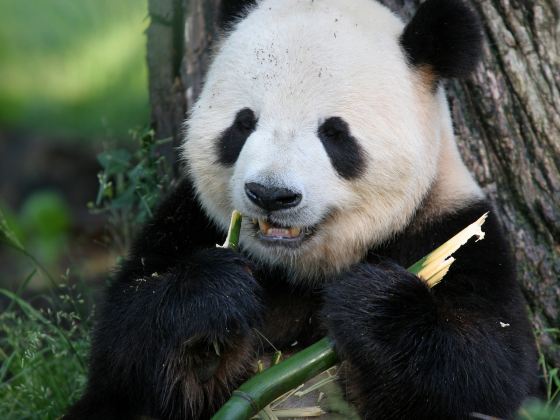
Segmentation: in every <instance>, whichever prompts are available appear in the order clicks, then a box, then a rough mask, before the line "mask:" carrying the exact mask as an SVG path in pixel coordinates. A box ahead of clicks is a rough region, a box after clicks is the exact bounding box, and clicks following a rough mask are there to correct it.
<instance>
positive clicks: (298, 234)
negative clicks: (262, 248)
mask: <svg viewBox="0 0 560 420" xmlns="http://www.w3.org/2000/svg"><path fill="white" fill-rule="evenodd" d="M252 222H253V226H254V227H255V229H256V231H257V235H256V236H257V238H258V239H259V240H260V241H262V242H263V243H265V244H268V245H287V246H292V247H293V246H297V245H299V244H300V243H301V242H302V241H303V240H304V239H306V238H307V237H309V236H310V235H311V234H312V233H313V229H312V228H308V227H294V226H285V225H281V224H279V223H277V222H273V221H271V220H270V219H253V220H252Z"/></svg>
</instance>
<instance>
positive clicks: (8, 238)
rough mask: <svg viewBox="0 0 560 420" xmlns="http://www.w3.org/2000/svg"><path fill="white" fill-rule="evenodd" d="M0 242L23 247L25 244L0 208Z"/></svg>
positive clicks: (19, 247)
mask: <svg viewBox="0 0 560 420" xmlns="http://www.w3.org/2000/svg"><path fill="white" fill-rule="evenodd" d="M0 242H4V243H6V244H7V245H8V246H11V247H14V248H18V249H23V245H22V243H21V242H20V240H19V239H18V237H17V236H16V234H15V232H14V230H13V229H12V228H11V227H10V225H9V224H8V221H7V220H6V217H5V216H4V213H3V212H2V209H0Z"/></svg>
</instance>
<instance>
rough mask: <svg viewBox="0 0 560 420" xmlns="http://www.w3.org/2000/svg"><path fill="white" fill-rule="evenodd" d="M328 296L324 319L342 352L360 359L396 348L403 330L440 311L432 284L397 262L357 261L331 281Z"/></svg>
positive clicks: (404, 332)
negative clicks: (434, 299)
mask: <svg viewBox="0 0 560 420" xmlns="http://www.w3.org/2000/svg"><path fill="white" fill-rule="evenodd" d="M324 298H325V304H324V308H323V319H324V322H325V324H326V326H327V329H328V331H329V335H330V337H331V338H332V339H333V340H334V342H335V346H336V348H337V352H338V353H339V354H340V355H341V356H342V357H343V358H350V359H353V362H355V363H358V364H360V360H362V359H364V357H365V358H367V357H375V356H376V355H379V353H380V352H384V353H388V354H393V353H394V347H395V346H398V345H399V342H402V341H401V339H402V338H403V336H406V335H407V334H408V332H409V331H413V330H414V328H416V327H419V326H420V325H419V324H425V323H430V322H431V321H432V320H433V318H434V317H435V305H434V302H433V296H432V294H431V291H430V290H429V288H428V287H427V286H426V285H425V284H424V283H423V282H422V281H421V280H420V279H419V278H418V277H416V276H415V275H413V274H410V273H409V272H407V271H406V270H405V269H404V268H403V267H401V266H399V265H397V264H394V263H391V262H383V263H381V264H378V265H372V264H367V263H364V264H357V265H355V266H353V267H352V268H351V269H350V270H348V271H347V272H346V273H344V274H342V275H341V276H339V277H338V278H336V279H334V280H333V281H332V282H331V283H329V284H328V285H327V286H326V288H325V297H324ZM405 341H406V340H405Z"/></svg>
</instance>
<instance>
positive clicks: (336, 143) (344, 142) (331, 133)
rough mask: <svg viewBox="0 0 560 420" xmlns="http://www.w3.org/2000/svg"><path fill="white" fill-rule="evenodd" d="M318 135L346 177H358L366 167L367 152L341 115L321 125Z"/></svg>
mask: <svg viewBox="0 0 560 420" xmlns="http://www.w3.org/2000/svg"><path fill="white" fill-rule="evenodd" d="M317 135H318V137H319V139H320V140H321V142H322V143H323V147H324V148H325V151H326V152H327V155H328V156H329V158H330V160H331V163H332V165H333V167H334V169H335V170H336V172H338V174H339V175H340V176H341V177H342V178H344V179H348V180H350V179H355V178H358V177H359V176H360V175H361V174H362V173H363V172H364V171H365V168H366V157H365V156H366V154H365V151H364V150H363V149H362V148H361V146H360V144H359V142H358V140H357V139H356V138H355V137H354V136H352V134H351V133H350V127H349V125H348V123H347V122H346V121H344V120H343V119H342V118H340V117H330V118H328V119H327V120H325V122H323V123H322V124H321V125H320V126H319V130H318V132H317Z"/></svg>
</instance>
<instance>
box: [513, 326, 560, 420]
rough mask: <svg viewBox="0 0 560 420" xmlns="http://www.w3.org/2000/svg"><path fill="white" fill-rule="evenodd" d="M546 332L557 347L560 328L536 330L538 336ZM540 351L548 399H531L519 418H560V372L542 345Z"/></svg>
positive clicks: (536, 419) (525, 419) (542, 419)
mask: <svg viewBox="0 0 560 420" xmlns="http://www.w3.org/2000/svg"><path fill="white" fill-rule="evenodd" d="M544 333H546V334H547V335H548V336H549V337H551V338H552V339H553V344H551V346H554V347H557V346H558V343H559V342H560V329H557V328H547V329H544V330H536V331H535V334H536V335H537V338H538V337H539V336H540V335H542V334H544ZM538 342H539V341H537V343H538ZM538 351H539V365H540V367H541V370H542V377H543V379H544V383H545V386H546V401H544V402H541V401H536V400H535V401H529V402H528V403H527V404H525V406H524V407H523V408H522V409H521V410H520V411H519V415H518V418H519V420H560V374H559V371H558V367H555V366H553V365H551V364H550V362H549V361H548V360H547V359H546V357H545V355H544V353H543V352H542V351H541V349H540V347H539V348H538Z"/></svg>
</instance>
